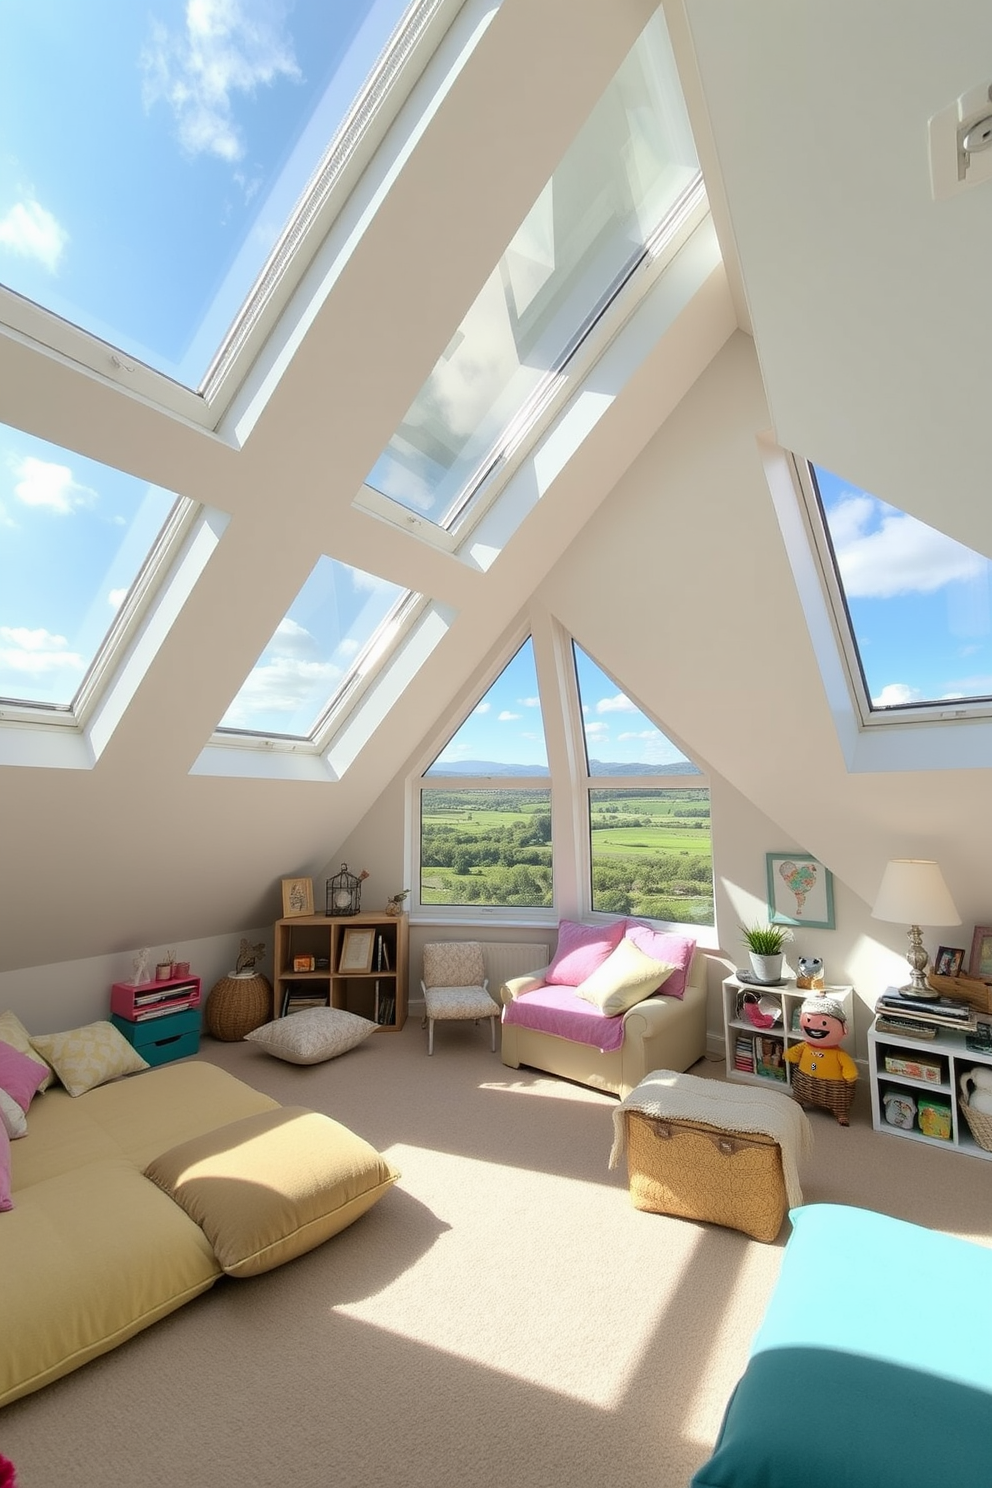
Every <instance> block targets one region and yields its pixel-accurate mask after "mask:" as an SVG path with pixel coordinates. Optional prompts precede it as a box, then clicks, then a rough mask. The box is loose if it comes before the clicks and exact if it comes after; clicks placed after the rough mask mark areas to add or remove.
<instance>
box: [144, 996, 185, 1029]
mask: <svg viewBox="0 0 992 1488" xmlns="http://www.w3.org/2000/svg"><path fill="white" fill-rule="evenodd" d="M191 1007H196V1002H195V1000H193V999H191V998H189V997H184V998H183V997H181V998H178V999H176V998H173V999H171V1000H170V1001H169V1002H163V1003H160V1004H158V1006H156V1007H143V1008H139V1009H136V1011H135V1014H134V1021H135V1023H144V1022H145V1021H146V1020H147V1019H148V1018H167V1017H168V1016H169V1014H170V1013H184V1012H185V1011H186V1009H187V1008H191Z"/></svg>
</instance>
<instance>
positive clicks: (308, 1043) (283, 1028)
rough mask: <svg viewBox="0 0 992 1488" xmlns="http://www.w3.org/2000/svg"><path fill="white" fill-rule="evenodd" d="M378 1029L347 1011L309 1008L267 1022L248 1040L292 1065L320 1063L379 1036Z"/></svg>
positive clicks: (252, 1033)
mask: <svg viewBox="0 0 992 1488" xmlns="http://www.w3.org/2000/svg"><path fill="white" fill-rule="evenodd" d="M376 1026H377V1025H376V1024H375V1023H373V1022H372V1021H371V1020H370V1019H369V1018H361V1017H359V1015H358V1014H357V1013H349V1012H348V1011H347V1009H345V1008H328V1007H318V1008H305V1009H304V1011H303V1012H301V1013H290V1015H289V1017H287V1018H276V1019H275V1020H274V1022H272V1023H263V1025H262V1027H261V1028H255V1029H253V1030H252V1031H251V1033H246V1034H245V1038H246V1039H247V1040H248V1042H249V1043H252V1044H258V1046H259V1048H260V1049H264V1050H265V1052H266V1054H274V1055H275V1057H276V1059H285V1060H286V1061H287V1063H288V1064H320V1063H321V1061H322V1060H324V1059H336V1058H337V1057H338V1055H339V1054H347V1052H348V1050H349V1049H354V1048H355V1046H356V1045H357V1044H360V1043H361V1042H362V1041H363V1039H367V1038H368V1036H369V1034H370V1033H375V1030H376Z"/></svg>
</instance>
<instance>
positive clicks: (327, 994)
mask: <svg viewBox="0 0 992 1488" xmlns="http://www.w3.org/2000/svg"><path fill="white" fill-rule="evenodd" d="M408 925H409V920H408V918H407V916H406V915H387V914H357V915H294V916H289V917H288V918H286V919H282V920H277V921H276V925H275V943H274V971H275V974H274V976H273V981H272V1016H273V1017H274V1018H281V1017H283V1016H284V1015H288V1014H290V1013H293V1012H297V1011H300V1010H301V1009H303V1008H305V1007H335V1008H344V1009H346V1010H347V1011H348V1012H351V1013H358V1014H359V1015H360V1016H361V1017H363V1018H369V1019H371V1020H372V1022H374V1023H377V1024H378V1025H379V1027H380V1028H382V1029H383V1030H384V1031H387V1032H398V1031H399V1029H401V1028H402V1027H403V1025H404V1023H405V1022H406V1010H407V962H408Z"/></svg>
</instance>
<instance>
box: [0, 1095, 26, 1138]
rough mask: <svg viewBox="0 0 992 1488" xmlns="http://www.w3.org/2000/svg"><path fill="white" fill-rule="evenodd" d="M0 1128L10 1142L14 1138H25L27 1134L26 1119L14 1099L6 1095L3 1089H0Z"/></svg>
mask: <svg viewBox="0 0 992 1488" xmlns="http://www.w3.org/2000/svg"><path fill="white" fill-rule="evenodd" d="M0 1126H2V1127H3V1128H4V1130H5V1131H6V1133H7V1135H8V1137H10V1139H11V1141H13V1139H14V1138H15V1137H26V1136H27V1134H28V1118H27V1117H26V1116H25V1114H24V1112H23V1111H22V1110H21V1108H20V1106H19V1105H18V1104H17V1102H16V1100H15V1099H14V1097H13V1096H12V1095H8V1094H7V1092H6V1090H3V1089H0Z"/></svg>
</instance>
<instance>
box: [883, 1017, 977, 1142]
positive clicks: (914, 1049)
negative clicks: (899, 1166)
mask: <svg viewBox="0 0 992 1488" xmlns="http://www.w3.org/2000/svg"><path fill="white" fill-rule="evenodd" d="M967 1037H968V1036H967V1035H966V1034H964V1033H958V1032H957V1031H956V1030H955V1029H953V1028H941V1029H939V1031H938V1032H937V1034H936V1036H935V1037H934V1038H930V1039H926V1040H924V1039H920V1038H911V1037H904V1036H903V1035H902V1034H896V1033H887V1032H886V1033H882V1032H880V1031H879V1029H878V1028H877V1027H875V1026H874V1025H873V1026H872V1027H871V1028H870V1029H869V1031H868V1055H869V1075H870V1082H871V1120H872V1126H873V1127H874V1128H875V1130H876V1131H880V1132H887V1133H888V1134H889V1135H891V1136H896V1137H906V1138H908V1139H909V1140H910V1141H912V1142H924V1143H927V1144H929V1145H930V1146H932V1147H952V1148H954V1149H955V1150H956V1151H958V1152H964V1153H967V1154H968V1156H970V1157H985V1158H992V1116H989V1115H985V1114H984V1113H983V1112H981V1111H977V1110H975V1111H973V1110H971V1108H970V1106H969V1103H968V1102H969V1097H970V1095H971V1094H972V1093H973V1089H972V1087H973V1084H974V1082H973V1081H971V1080H969V1079H967V1078H966V1077H968V1076H970V1073H971V1071H972V1070H976V1069H977V1070H980V1071H982V1072H985V1071H988V1080H989V1085H990V1088H992V1048H987V1049H984V1050H983V1049H978V1048H969V1047H968V1043H967ZM980 1078H981V1076H980Z"/></svg>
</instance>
